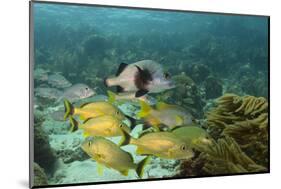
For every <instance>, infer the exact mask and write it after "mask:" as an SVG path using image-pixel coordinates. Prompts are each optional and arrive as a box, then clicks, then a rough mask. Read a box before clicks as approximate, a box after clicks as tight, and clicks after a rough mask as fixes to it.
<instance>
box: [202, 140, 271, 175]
mask: <svg viewBox="0 0 281 189" xmlns="http://www.w3.org/2000/svg"><path fill="white" fill-rule="evenodd" d="M200 148H201V150H200V151H202V152H203V153H201V154H200V157H199V159H205V160H206V163H205V165H204V166H203V170H204V171H205V172H207V173H209V174H231V173H246V172H262V171H266V170H267V168H266V167H264V166H261V165H258V164H256V163H255V162H254V161H253V160H252V159H251V158H250V157H249V156H247V155H246V154H245V153H244V152H243V151H242V150H241V148H240V147H239V145H238V144H237V143H236V142H235V140H234V139H233V138H231V137H227V136H226V137H225V138H221V139H218V141H217V142H216V143H213V144H212V145H209V146H201V147H200Z"/></svg>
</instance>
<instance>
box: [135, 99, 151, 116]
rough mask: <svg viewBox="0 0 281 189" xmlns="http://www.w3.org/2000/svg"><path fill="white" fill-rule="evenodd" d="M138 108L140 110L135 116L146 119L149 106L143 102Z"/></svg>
mask: <svg viewBox="0 0 281 189" xmlns="http://www.w3.org/2000/svg"><path fill="white" fill-rule="evenodd" d="M140 106H141V109H140V111H139V113H138V114H137V115H138V117H139V118H142V117H146V116H147V115H148V114H149V112H150V110H151V107H150V106H149V104H147V103H146V102H144V101H140Z"/></svg>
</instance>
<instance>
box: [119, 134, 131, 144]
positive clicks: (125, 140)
mask: <svg viewBox="0 0 281 189" xmlns="http://www.w3.org/2000/svg"><path fill="white" fill-rule="evenodd" d="M132 139H133V138H132V137H131V135H130V134H129V133H127V132H126V131H123V137H122V139H121V141H120V142H119V146H125V145H128V144H130V143H131V140H132Z"/></svg>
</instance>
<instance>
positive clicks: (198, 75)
mask: <svg viewBox="0 0 281 189" xmlns="http://www.w3.org/2000/svg"><path fill="white" fill-rule="evenodd" d="M201 62H202V61H199V62H197V63H193V64H192V65H191V66H190V69H189V70H190V71H189V73H190V77H191V78H192V79H193V80H194V81H195V82H196V83H201V82H203V81H205V80H206V79H207V78H208V76H209V75H210V73H211V71H210V69H209V68H208V66H207V65H205V64H203V63H201Z"/></svg>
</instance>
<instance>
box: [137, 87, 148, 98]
mask: <svg viewBox="0 0 281 189" xmlns="http://www.w3.org/2000/svg"><path fill="white" fill-rule="evenodd" d="M147 93H148V90H146V89H140V90H138V91H137V92H136V94H135V97H136V98H138V97H141V96H143V95H145V94H147Z"/></svg>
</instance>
